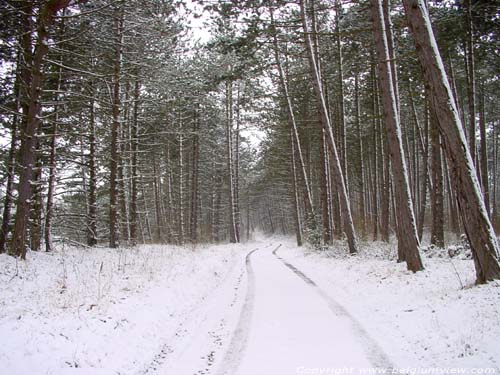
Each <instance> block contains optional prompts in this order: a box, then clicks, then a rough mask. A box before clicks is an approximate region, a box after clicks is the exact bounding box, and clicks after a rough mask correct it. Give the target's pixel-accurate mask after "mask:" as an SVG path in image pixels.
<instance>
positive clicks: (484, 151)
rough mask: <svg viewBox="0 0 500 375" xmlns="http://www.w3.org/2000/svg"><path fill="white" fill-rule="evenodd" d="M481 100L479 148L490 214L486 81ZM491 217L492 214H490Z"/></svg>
mask: <svg viewBox="0 0 500 375" xmlns="http://www.w3.org/2000/svg"><path fill="white" fill-rule="evenodd" d="M480 95H481V96H480V100H479V134H480V135H481V147H480V149H479V156H480V158H479V161H480V170H481V186H482V188H483V196H484V204H485V206H486V211H487V212H488V215H490V214H491V210H490V185H489V179H488V139H487V134H486V113H485V108H484V96H485V93H484V82H483V83H482V85H481V90H480ZM490 217H491V216H490Z"/></svg>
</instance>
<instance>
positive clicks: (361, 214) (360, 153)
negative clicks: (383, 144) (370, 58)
mask: <svg viewBox="0 0 500 375" xmlns="http://www.w3.org/2000/svg"><path fill="white" fill-rule="evenodd" d="M354 109H355V112H354V121H355V125H356V135H357V148H358V160H357V164H358V184H359V193H358V199H359V213H358V215H359V224H360V225H359V226H360V229H361V230H360V231H361V234H362V236H364V235H365V233H366V208H365V181H364V175H365V173H364V165H363V134H362V133H361V113H360V112H361V110H360V103H359V73H358V72H356V73H355V74H354Z"/></svg>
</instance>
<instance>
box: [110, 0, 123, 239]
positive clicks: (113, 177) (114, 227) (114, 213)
mask: <svg viewBox="0 0 500 375" xmlns="http://www.w3.org/2000/svg"><path fill="white" fill-rule="evenodd" d="M114 17H115V20H114V28H115V30H114V32H115V39H116V40H115V59H114V68H113V69H114V71H113V97H112V101H113V102H112V112H113V121H112V124H111V145H110V147H111V160H110V167H109V169H110V177H109V247H110V248H116V247H118V246H119V241H120V238H119V237H120V234H119V231H120V229H119V222H118V221H119V218H118V216H119V215H118V203H119V202H118V199H119V186H118V168H119V165H120V162H119V160H118V159H119V158H120V154H119V149H120V146H119V139H118V138H119V131H120V110H121V101H120V91H121V83H120V80H121V68H122V52H123V51H122V48H123V46H122V45H123V9H121V8H120V7H117V8H116V9H115V13H114Z"/></svg>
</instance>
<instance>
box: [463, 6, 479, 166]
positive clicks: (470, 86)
mask: <svg viewBox="0 0 500 375" xmlns="http://www.w3.org/2000/svg"><path fill="white" fill-rule="evenodd" d="M464 1H465V28H466V31H467V33H466V38H467V40H466V71H467V100H468V105H469V127H468V133H469V134H468V135H469V150H470V153H471V156H472V162H473V163H474V164H476V152H477V146H476V143H477V142H476V66H475V65H476V64H475V61H474V28H473V24H472V0H464ZM476 167H478V165H476ZM477 170H478V171H479V168H477Z"/></svg>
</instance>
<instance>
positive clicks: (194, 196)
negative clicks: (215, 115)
mask: <svg viewBox="0 0 500 375" xmlns="http://www.w3.org/2000/svg"><path fill="white" fill-rule="evenodd" d="M199 123H200V113H199V111H198V110H197V111H196V113H195V119H194V121H193V145H192V152H193V155H192V167H191V202H190V204H191V208H190V211H191V212H190V225H189V231H190V234H189V236H190V239H191V242H192V243H196V242H197V241H198V206H199V202H198V196H199V191H198V190H199V176H198V164H199V158H200V145H199V134H198V132H199V125H200V124H199Z"/></svg>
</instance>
